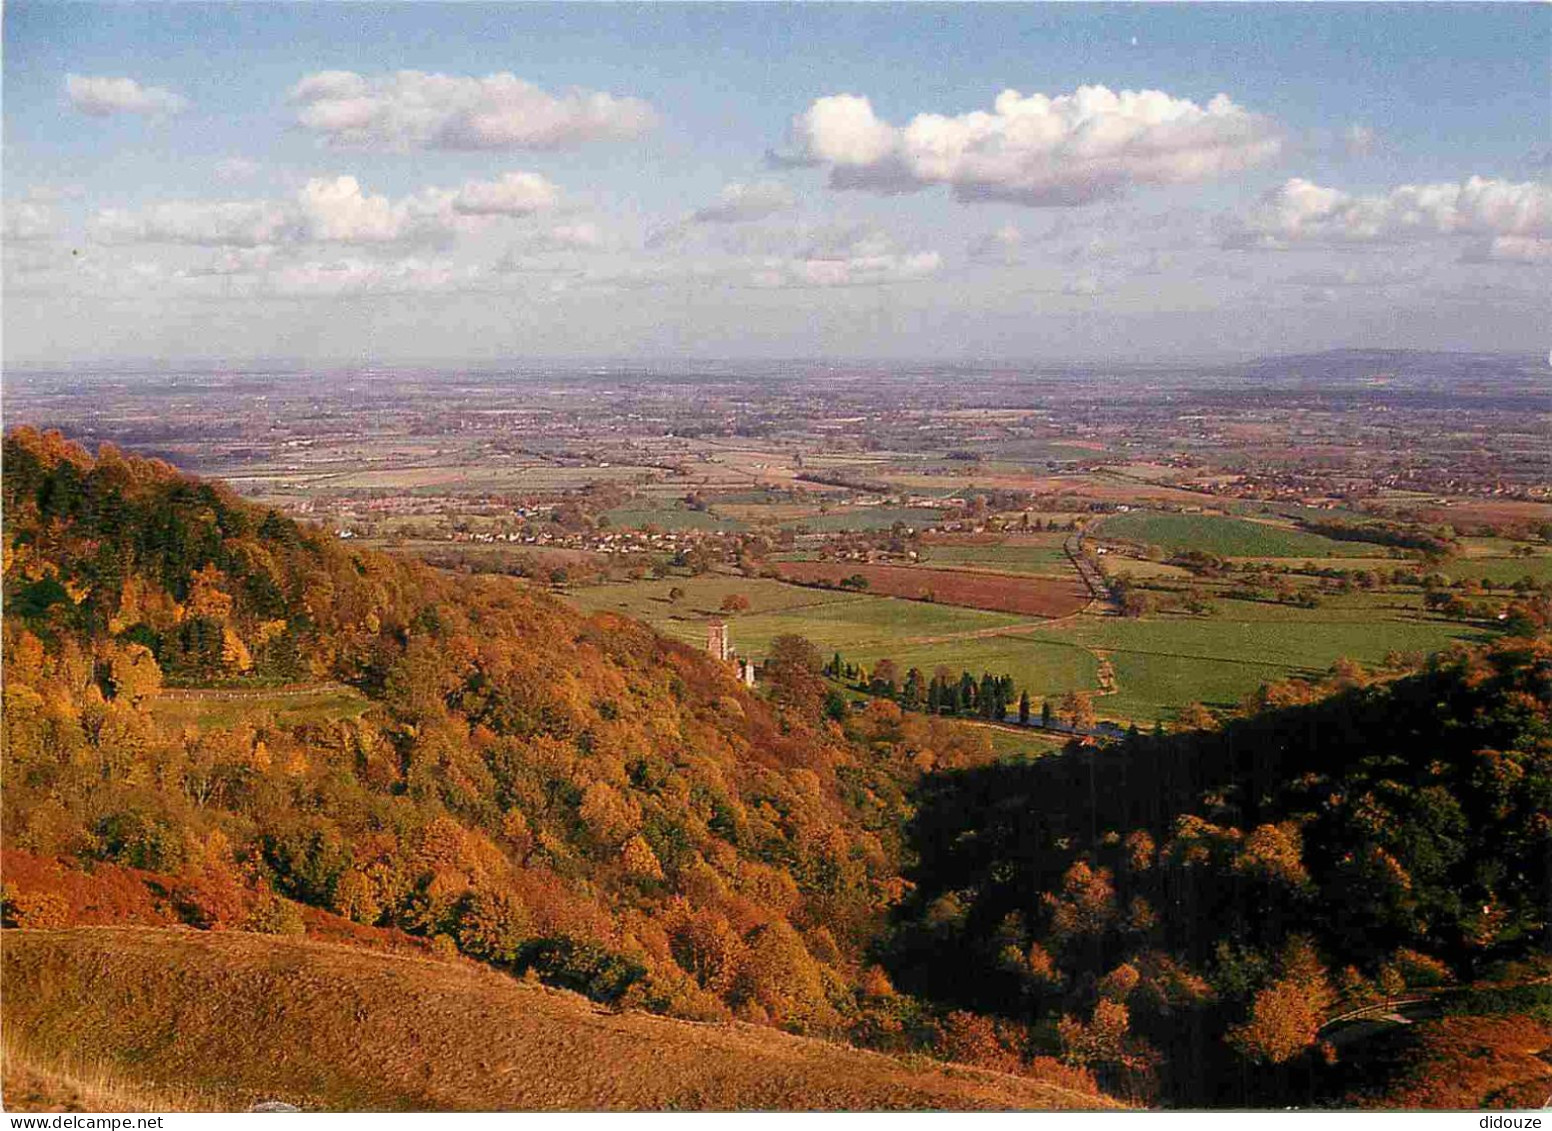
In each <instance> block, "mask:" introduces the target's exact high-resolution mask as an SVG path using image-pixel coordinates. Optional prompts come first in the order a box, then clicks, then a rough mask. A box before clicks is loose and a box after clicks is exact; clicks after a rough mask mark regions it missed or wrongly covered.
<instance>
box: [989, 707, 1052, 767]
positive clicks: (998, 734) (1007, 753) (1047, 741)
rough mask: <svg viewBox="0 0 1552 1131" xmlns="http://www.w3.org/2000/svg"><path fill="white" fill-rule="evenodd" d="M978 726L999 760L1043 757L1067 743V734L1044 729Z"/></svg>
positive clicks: (1036, 712)
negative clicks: (1016, 729) (1049, 732)
mask: <svg viewBox="0 0 1552 1131" xmlns="http://www.w3.org/2000/svg"><path fill="white" fill-rule="evenodd" d="M1039 714H1040V708H1039V705H1038V704H1037V705H1036V707H1035V715H1036V716H1037V717H1038V716H1039ZM968 725H971V726H978V729H980V730H981V731H982V732H983V733H984V734H985V735H986V736H987V737H988V738H989V739H991V743H992V753H993V754H994V755H996V757H997V758H998V760H999V761H1006V762H1023V761H1027V760H1029V759H1031V758H1040V757H1044V756H1045V755H1047V754H1051V753H1054V752H1055V751H1058V750H1060V749H1061V748H1062V747H1063V746H1066V745H1067V742H1068V736H1067V735H1060V736H1058V735H1055V734H1047V733H1046V732H1045V731H1042V730H1038V729H1030V730H1024V731H1015V730H1008V729H1007V728H1005V727H997V726H979V725H978V724H975V723H971V724H968Z"/></svg>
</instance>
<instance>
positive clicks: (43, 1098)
mask: <svg viewBox="0 0 1552 1131" xmlns="http://www.w3.org/2000/svg"><path fill="white" fill-rule="evenodd" d="M0 1090H3V1093H4V1097H5V1110H6V1111H10V1112H19V1111H43V1112H67V1111H113V1112H136V1111H147V1112H151V1111H205V1110H210V1109H213V1108H217V1107H220V1106H222V1100H221V1098H220V1097H218V1096H216V1095H214V1094H212V1093H200V1092H196V1091H192V1090H188V1089H172V1090H169V1089H151V1088H141V1087H135V1086H133V1085H129V1084H125V1083H124V1082H123V1081H122V1080H120V1079H119V1078H118V1077H117V1076H116V1075H115V1074H114V1073H113V1072H112V1071H111V1070H109V1069H108V1068H105V1067H104V1066H103V1065H101V1064H97V1065H91V1066H82V1065H70V1066H68V1067H61V1066H58V1065H52V1064H49V1065H45V1064H40V1063H38V1062H36V1061H34V1060H32V1059H30V1058H29V1057H28V1055H27V1054H26V1053H23V1052H19V1051H17V1050H15V1049H12V1048H11V1047H10V1046H9V1044H7V1046H6V1047H5V1049H4V1051H3V1052H0Z"/></svg>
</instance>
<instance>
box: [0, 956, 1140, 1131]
mask: <svg viewBox="0 0 1552 1131" xmlns="http://www.w3.org/2000/svg"><path fill="white" fill-rule="evenodd" d="M0 942H3V947H0V950H3V955H0V957H3V963H4V966H3V983H0V991H3V1009H4V1020H5V1025H6V1031H7V1035H8V1039H9V1040H10V1041H11V1042H12V1045H13V1047H14V1049H15V1050H16V1053H17V1056H18V1058H19V1060H20V1061H21V1062H22V1063H24V1064H32V1065H45V1066H48V1065H60V1064H69V1063H79V1062H81V1060H82V1059H83V1058H86V1057H90V1058H91V1062H92V1063H93V1064H94V1065H96V1066H98V1069H99V1071H100V1072H101V1073H103V1074H105V1076H110V1077H111V1078H113V1079H115V1080H117V1081H119V1082H120V1086H121V1087H129V1088H133V1089H141V1090H146V1091H149V1092H152V1093H159V1092H167V1091H170V1090H178V1091H182V1092H185V1093H189V1094H194V1095H198V1096H201V1097H208V1098H209V1099H208V1100H207V1101H206V1102H209V1103H210V1106H213V1107H222V1108H241V1107H246V1106H248V1105H249V1104H251V1103H253V1102H254V1101H255V1100H258V1099H279V1100H284V1101H286V1102H290V1103H295V1104H297V1105H298V1106H301V1107H305V1108H314V1109H346V1110H383V1109H387V1110H394V1109H412V1110H538V1109H551V1110H554V1109H560V1110H595V1109H628V1110H662V1109H668V1110H674V1109H779V1110H794V1109H801V1110H808V1109H849V1110H857V1109H951V1110H960V1109H963V1110H972V1109H998V1108H1003V1109H1005V1108H1022V1109H1037V1108H1069V1109H1071V1108H1094V1107H1102V1106H1104V1107H1108V1106H1113V1105H1112V1104H1109V1103H1108V1102H1107V1101H1104V1100H1102V1099H1100V1098H1099V1097H1096V1096H1093V1095H1088V1094H1084V1093H1081V1092H1075V1091H1071V1090H1068V1089H1064V1088H1060V1087H1055V1086H1052V1085H1048V1084H1042V1083H1038V1082H1036V1081H1032V1080H1027V1079H1023V1078H1020V1077H1015V1076H1006V1075H1002V1074H1000V1073H995V1072H987V1071H984V1070H980V1069H973V1068H965V1067H960V1066H957V1065H939V1064H921V1065H908V1064H905V1063H903V1062H901V1061H899V1060H896V1059H894V1058H891V1057H886V1056H881V1055H877V1054H874V1053H868V1052H863V1051H861V1050H857V1049H852V1048H848V1047H844V1046H837V1045H832V1044H828V1043H825V1042H822V1041H816V1040H810V1039H806V1038H800V1037H792V1036H787V1035H785V1034H782V1033H777V1032H774V1031H772V1030H769V1029H764V1028H760V1027H756V1026H750V1025H741V1024H696V1023H693V1022H686V1021H673V1020H668V1019H664V1018H659V1017H652V1016H648V1015H645V1014H637V1013H624V1014H613V1013H609V1012H607V1011H604V1010H602V1009H600V1008H599V1007H597V1006H595V1005H593V1004H592V1003H590V1002H588V1001H586V1000H584V999H582V998H580V997H578V996H577V995H574V994H569V993H565V992H562V991H557V990H549V989H545V988H543V987H539V986H535V985H527V984H523V983H520V982H517V981H514V980H513V979H511V978H508V977H505V976H503V975H501V974H498V973H495V972H494V971H491V970H488V969H485V968H483V967H477V966H474V965H472V964H468V963H464V962H438V961H434V960H431V959H425V958H414V957H408V956H401V955H389V954H382V953H373V952H368V951H362V950H358V949H355V948H351V947H343V946H335V945H331V944H327V943H318V942H310V941H302V940H292V939H280V938H275V937H271V936H262V935H250V934H238V933H199V932H190V931H176V930H157V929H148V928H106V927H100V928H78V929H74V930H60V931H6V932H5V933H4V936H3V938H0ZM8 1087H9V1082H8ZM8 1098H9V1096H8ZM77 1102H86V1095H85V1093H83V1095H82V1098H80V1099H79V1100H78V1101H77Z"/></svg>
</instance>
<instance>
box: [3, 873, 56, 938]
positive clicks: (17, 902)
mask: <svg viewBox="0 0 1552 1131" xmlns="http://www.w3.org/2000/svg"><path fill="white" fill-rule="evenodd" d="M0 922H3V923H4V925H5V926H7V927H22V928H25V929H28V930H35V931H41V930H50V929H53V928H57V927H65V926H68V925H69V923H70V904H69V903H67V902H65V898H64V897H63V896H61V895H57V894H55V893H54V892H51V891H26V892H19V891H17V890H16V889H15V888H13V887H11V886H10V885H9V884H7V885H6V886H5V888H4V889H3V891H0Z"/></svg>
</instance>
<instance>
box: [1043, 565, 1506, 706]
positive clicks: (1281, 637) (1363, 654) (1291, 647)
mask: <svg viewBox="0 0 1552 1131" xmlns="http://www.w3.org/2000/svg"><path fill="white" fill-rule="evenodd" d="M1392 596H1393V595H1392ZM1218 604H1219V609H1220V612H1219V614H1218V615H1217V616H1215V617H1211V618H1203V619H1195V618H1173V617H1155V618H1145V619H1141V620H1127V619H1123V618H1119V617H1108V618H1100V617H1090V618H1080V619H1079V620H1077V621H1075V622H1073V623H1072V624H1071V625H1070V626H1064V629H1065V630H1064V632H1063V636H1064V637H1066V638H1067V639H1069V640H1071V641H1073V642H1075V643H1080V644H1083V645H1085V646H1087V647H1090V648H1094V649H1098V650H1100V651H1103V652H1105V653H1106V654H1108V655H1109V656H1110V658H1111V663H1112V665H1113V667H1114V669H1115V674H1116V683H1117V688H1118V689H1117V691H1116V694H1114V695H1112V696H1106V697H1105V698H1103V699H1100V700H1099V701H1098V703H1097V706H1098V707H1099V710H1100V713H1101V714H1114V715H1119V716H1122V717H1127V718H1134V719H1138V720H1151V719H1153V718H1156V717H1160V716H1162V717H1166V718H1168V717H1170V716H1172V715H1173V713H1174V711H1175V709H1176V708H1178V707H1180V706H1183V705H1184V704H1186V703H1189V702H1191V701H1193V700H1199V701H1201V702H1204V703H1207V704H1209V705H1212V706H1223V707H1227V706H1233V705H1234V704H1236V703H1237V702H1238V701H1239V700H1240V699H1241V698H1242V697H1243V696H1245V695H1248V694H1250V693H1251V692H1253V691H1255V689H1256V688H1257V687H1259V686H1260V685H1261V684H1263V683H1266V682H1268V681H1272V680H1279V679H1287V678H1289V677H1291V676H1294V675H1300V674H1305V675H1308V674H1316V673H1319V672H1323V671H1325V670H1326V669H1327V668H1329V667H1330V666H1331V664H1332V663H1334V662H1335V661H1336V660H1338V659H1340V658H1342V657H1344V656H1345V657H1349V658H1351V659H1354V660H1358V661H1359V662H1361V663H1368V664H1374V663H1377V662H1378V661H1380V660H1382V659H1383V658H1384V656H1385V654H1386V653H1387V652H1390V651H1397V652H1434V651H1437V650H1439V649H1440V648H1443V647H1445V646H1447V645H1448V644H1449V643H1450V642H1451V641H1452V640H1461V639H1464V640H1477V639H1480V638H1481V637H1482V633H1481V632H1480V630H1478V629H1475V628H1471V627H1469V626H1465V625H1458V624H1451V623H1448V622H1444V621H1438V620H1425V619H1422V618H1421V617H1415V618H1414V616H1413V615H1411V614H1408V613H1406V612H1404V611H1401V610H1395V611H1388V610H1386V609H1384V608H1382V607H1380V606H1379V604H1378V602H1376V603H1375V604H1374V605H1372V606H1370V607H1369V608H1367V609H1365V608H1364V607H1363V606H1362V605H1359V604H1356V603H1354V604H1352V605H1349V606H1347V607H1346V608H1344V607H1341V606H1336V607H1332V605H1325V606H1322V607H1321V608H1319V609H1311V610H1305V609H1295V608H1289V607H1284V606H1275V605H1260V604H1252V603H1250V602H1244V601H1220V602H1218Z"/></svg>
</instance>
